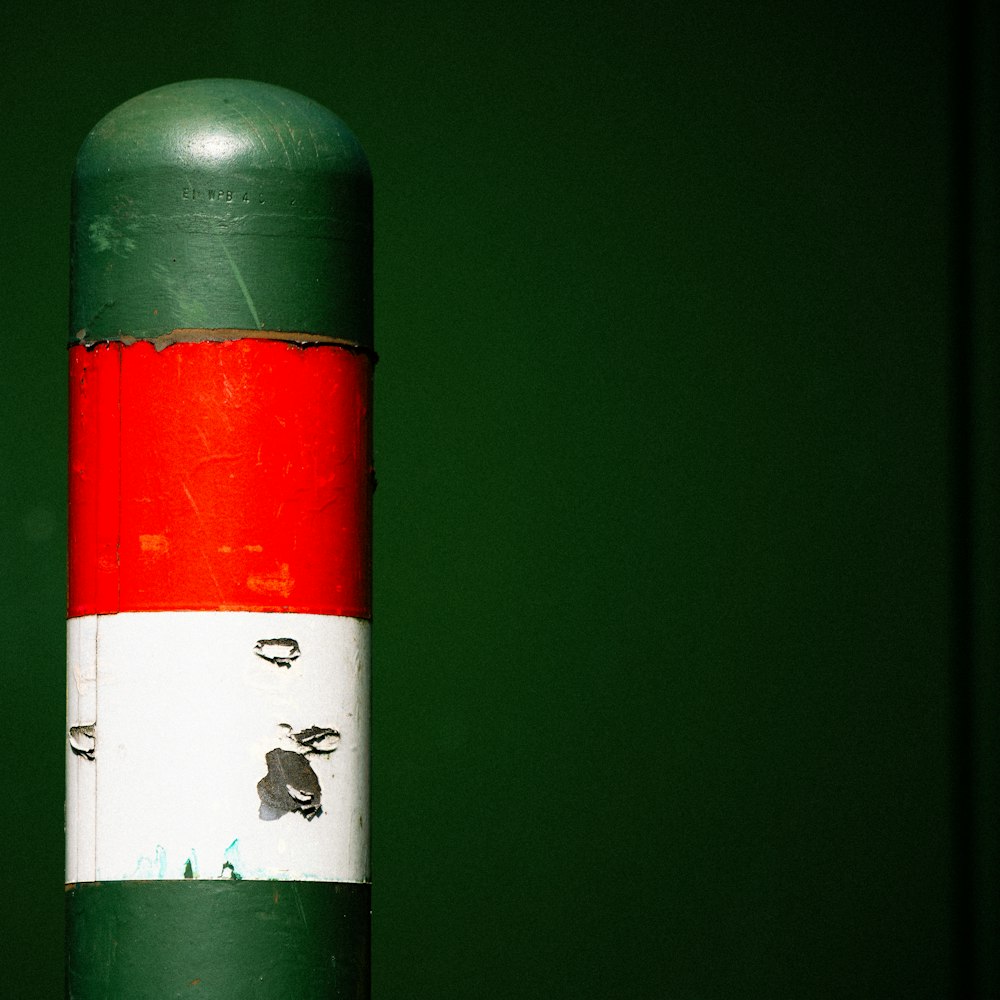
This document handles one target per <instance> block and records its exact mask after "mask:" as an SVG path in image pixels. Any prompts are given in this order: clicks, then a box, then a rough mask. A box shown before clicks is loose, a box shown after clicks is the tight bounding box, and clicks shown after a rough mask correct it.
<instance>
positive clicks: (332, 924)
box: [66, 879, 371, 1000]
mask: <svg viewBox="0 0 1000 1000" xmlns="http://www.w3.org/2000/svg"><path fill="white" fill-rule="evenodd" d="M66 929H67V936H66V982H67V996H68V997H69V998H70V1000H167V998H173V997H184V998H187V1000H197V998H198V997H205V998H208V997H212V998H219V1000H227V998H230V997H231V998H233V1000H256V998H261V1000H264V998H267V1000H271V998H274V997H285V996H289V997H292V996H299V997H303V996H308V997H315V998H319V997H323V998H326V997H338V998H340V997H342V998H345V1000H346V998H350V1000H368V998H369V997H370V995H371V987H370V962H369V954H370V939H371V886H370V885H359V884H354V883H344V882H258V881H251V880H249V879H244V880H242V881H225V882H223V881H219V882H215V881H197V880H194V881H185V882H139V881H133V882H92V883H80V884H78V885H75V886H69V887H67V890H66Z"/></svg>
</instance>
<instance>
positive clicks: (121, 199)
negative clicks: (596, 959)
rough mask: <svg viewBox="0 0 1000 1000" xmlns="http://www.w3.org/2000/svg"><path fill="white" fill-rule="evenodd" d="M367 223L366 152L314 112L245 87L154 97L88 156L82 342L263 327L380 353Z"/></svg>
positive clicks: (174, 89)
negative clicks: (374, 331) (375, 342)
mask: <svg viewBox="0 0 1000 1000" xmlns="http://www.w3.org/2000/svg"><path fill="white" fill-rule="evenodd" d="M371 224H372V183H371V171H370V170H369V167H368V160H367V158H366V157H365V154H364V151H363V150H362V148H361V145H360V144H359V143H358V140H357V139H356V138H355V137H354V134H353V133H352V132H351V130H350V129H349V128H348V127H347V126H346V125H345V124H344V123H343V122H342V121H341V120H340V119H339V118H338V117H337V116H336V115H334V114H332V113H331V112H330V111H327V110H326V108H324V107H322V106H321V105H319V104H317V103H316V102H315V101H312V100H310V99H309V98H307V97H303V96H302V95H300V94H296V93H293V92H292V91H290V90H285V89H284V88H283V87H276V86H273V85H271V84H266V83H256V82H253V81H249V80H191V81H187V82H184V83H173V84H170V85H168V86H165V87H159V88H157V89H156V90H150V91H148V92H147V93H145V94H141V95H140V96H138V97H135V98H133V99H132V100H130V101H126V102H125V103H124V104H122V105H121V106H119V107H117V108H115V110H114V111H112V112H110V114H108V115H106V116H105V117H104V118H103V119H101V121H100V122H98V124H97V125H96V126H95V127H94V128H93V129H92V131H91V132H90V134H89V135H88V136H87V138H86V139H85V140H84V142H83V145H82V146H81V148H80V152H79V155H78V157H77V165H76V171H75V173H74V175H73V221H72V230H73V232H72V243H71V246H72V251H71V253H72V256H71V268H72V275H71V284H72V294H71V317H70V322H71V329H70V336H71V340H72V341H75V342H83V343H88V344H93V343H99V342H101V341H105V340H121V339H124V338H129V339H139V340H160V341H162V342H164V343H167V342H169V341H170V340H171V339H174V340H176V339H177V338H179V337H184V336H192V335H194V336H204V335H206V331H231V334H227V335H239V334H240V331H250V332H251V333H253V334H254V335H258V333H257V332H258V331H259V335H261V336H266V335H267V334H268V332H274V333H281V334H283V335H287V334H301V335H303V338H302V339H303V341H305V340H309V339H314V338H316V337H321V338H327V339H333V340H336V341H339V342H345V343H348V344H354V345H357V346H359V347H362V348H371V347H372V293H371V280H372V233H371ZM192 331H193V333H192ZM164 338H165V339H164Z"/></svg>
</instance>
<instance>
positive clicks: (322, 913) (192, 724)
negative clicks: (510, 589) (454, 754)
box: [66, 80, 374, 1000]
mask: <svg viewBox="0 0 1000 1000" xmlns="http://www.w3.org/2000/svg"><path fill="white" fill-rule="evenodd" d="M371 280H372V271H371V174H370V171H369V168H368V163H367V160H366V158H365V155H364V153H363V151H362V149H361V147H360V145H359V144H358V142H357V140H356V139H355V137H354V136H353V135H352V134H351V132H350V131H349V130H348V129H347V127H346V126H345V125H344V124H343V122H341V121H340V120H339V119H338V118H336V117H335V116H334V115H332V114H331V113H330V112H328V111H327V110H325V109H324V108H322V107H321V106H319V105H318V104H315V103H314V102H312V101H310V100H308V99H306V98H304V97H302V96H300V95H298V94H294V93H292V92H290V91H287V90H284V89H282V88H279V87H274V86H270V85H266V84H260V83H251V82H248V81H239V80H199V81H191V82H187V83H179V84H174V85H171V86H167V87H162V88H159V89H157V90H154V91H150V92H149V93H147V94H143V95H141V96H140V97H137V98H135V99H134V100H131V101H128V102H126V103H125V104H123V105H121V106H120V107H119V108H117V109H116V110H114V111H112V112H111V113H110V114H109V115H108V116H107V117H106V118H104V119H103V120H102V121H101V122H100V123H99V124H98V125H97V126H96V127H95V128H94V130H93V131H92V132H91V133H90V135H89V136H88V137H87V139H86V140H85V141H84V143H83V146H82V147H81V150H80V154H79V157H78V160H77V167H76V172H75V174H74V180H73V220H72V277H71V285H72V290H71V292H72V294H71V300H72V303H71V343H70V477H69V478H70V485H69V575H68V629H67V703H68V720H67V748H66V768H67V810H66V812H67V815H66V826H67V856H66V865H67V871H66V882H67V893H66V901H67V993H68V995H69V996H70V997H72V998H74V1000H96V998H98V997H99V998H102V1000H111V998H125V997H127V998H130V1000H143V998H147V997H148V998H150V1000H152V998H154V997H155V998H157V1000H159V998H165V997H174V996H195V995H198V992H197V991H200V992H203V993H204V995H210V996H212V997H220V998H226V997H233V998H240V1000H247V998H253V997H261V998H263V997H274V996H279V995H286V994H288V995H291V994H297V995H304V994H308V995H313V996H329V997H345V998H346V997H351V998H363V997H367V996H369V994H370V972H369V942H370V917H371V907H370V864H369V844H370V836H369V826H370V816H369V798H370V796H369V726H370V718H369V716H370V710H369V704H370V696H369V691H370V643H371V638H370V636H371V499H372V490H373V486H374V473H373V468H372V441H371V395H372V369H373V364H374V352H373V342H372V292H371Z"/></svg>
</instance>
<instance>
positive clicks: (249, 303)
mask: <svg viewBox="0 0 1000 1000" xmlns="http://www.w3.org/2000/svg"><path fill="white" fill-rule="evenodd" d="M215 238H216V239H217V240H218V241H219V247H220V248H221V250H222V252H223V253H224V254H225V255H226V260H228V261H229V266H230V268H231V269H232V272H233V277H234V278H235V279H236V284H238V285H239V286H240V291H241V292H242V293H243V298H244V299H245V300H246V304H247V306H248V307H249V308H250V315H251V316H253V321H254V322H255V323H256V324H257V329H258V330H263V329H264V324H263V323H262V322H261V321H260V317H259V316H258V315H257V309H256V307H255V306H254V304H253V299H252V298H251V297H250V289H249V288H247V284H246V282H245V281H244V280H243V275H242V274H240V269H239V268H238V267H237V266H236V261H235V260H233V255H232V254H231V253H230V252H229V248H228V247H227V246H226V244H225V243H224V242H223V241H222V237H221V236H219V234H218V233H216V234H215Z"/></svg>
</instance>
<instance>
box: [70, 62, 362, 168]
mask: <svg viewBox="0 0 1000 1000" xmlns="http://www.w3.org/2000/svg"><path fill="white" fill-rule="evenodd" d="M168 165H169V166H176V167H181V168H188V169H193V170H205V169H209V170H211V169H220V170H280V171H286V170H287V171H307V172H312V171H319V172H323V173H326V172H331V171H332V172H336V173H354V174H360V175H368V173H369V168H368V160H367V159H366V157H365V154H364V151H363V150H362V148H361V145H360V143H359V142H358V140H357V139H356V138H355V136H354V133H352V132H351V130H350V129H349V128H348V127H347V126H346V125H345V124H344V123H343V122H342V121H341V120H340V119H339V118H338V117H337V116H336V115H335V114H333V113H332V112H331V111H328V110H327V109H326V108H324V107H323V106H322V105H321V104H317V103H316V102H315V101H313V100H310V99H309V98H308V97H303V96H302V95H301V94H297V93H295V92H294V91H291V90H286V89H285V88H284V87H277V86H274V85H273V84H268V83H257V82H255V81H252V80H188V81H185V82H182V83H172V84H168V85H167V86H165V87H157V88H156V89H155V90H150V91H147V92H146V93H145V94H140V95H139V96H138V97H134V98H132V99H131V100H129V101H126V102H125V103H124V104H121V105H119V106H118V107H117V108H115V109H114V110H113V111H111V112H109V113H108V114H107V115H105V117H104V118H102V119H101V121H99V122H98V123H97V125H95V126H94V128H93V129H92V130H91V132H90V134H89V135H88V136H87V138H86V139H85V140H84V142H83V145H82V146H81V147H80V153H79V156H78V157H77V174H78V175H80V174H82V175H86V176H91V175H94V174H101V173H121V172H131V171H136V170H139V171H141V170H143V169H157V168H162V167H164V166H168Z"/></svg>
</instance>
